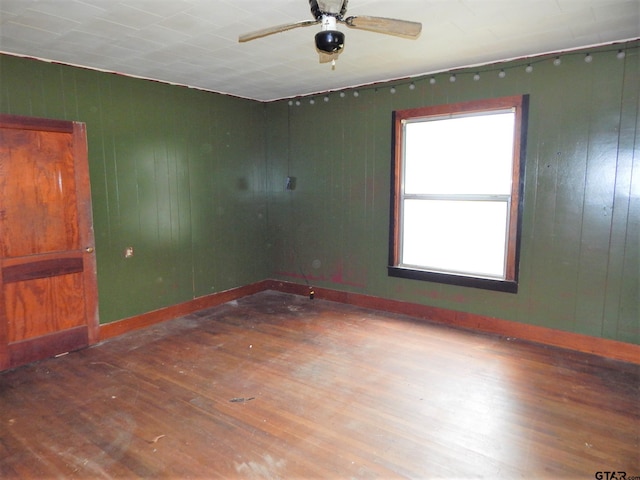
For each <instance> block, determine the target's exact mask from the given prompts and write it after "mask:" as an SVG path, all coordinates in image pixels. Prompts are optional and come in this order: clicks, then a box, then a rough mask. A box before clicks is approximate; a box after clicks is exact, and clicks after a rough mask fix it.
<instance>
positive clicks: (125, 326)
mask: <svg viewBox="0 0 640 480" xmlns="http://www.w3.org/2000/svg"><path fill="white" fill-rule="evenodd" d="M268 285H269V281H268V280H263V281H261V282H257V283H252V284H249V285H245V286H243V287H238V288H232V289H230V290H225V291H223V292H218V293H212V294H211V295H205V296H202V297H198V298H194V299H193V300H189V301H188V302H183V303H179V304H177V305H172V306H170V307H166V308H161V309H158V310H154V311H152V312H148V313H143V314H141V315H136V316H134V317H129V318H125V319H123V320H118V321H116V322H112V323H105V324H103V325H100V336H99V341H103V340H107V339H108V338H112V337H116V336H118V335H122V334H123V333H127V332H130V331H132V330H138V329H140V328H144V327H148V326H150V325H154V324H156V323H160V322H164V321H167V320H171V319H172V318H176V317H182V316H184V315H188V314H190V313H193V312H197V311H199V310H204V309H205V308H211V307H215V306H216V305H221V304H223V303H227V302H230V301H231V300H237V299H238V298H242V297H246V296H247V295H253V294H254V293H258V292H262V291H263V290H267V289H268V288H269V287H268Z"/></svg>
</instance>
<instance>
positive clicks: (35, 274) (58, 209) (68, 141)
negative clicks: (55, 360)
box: [0, 115, 98, 370]
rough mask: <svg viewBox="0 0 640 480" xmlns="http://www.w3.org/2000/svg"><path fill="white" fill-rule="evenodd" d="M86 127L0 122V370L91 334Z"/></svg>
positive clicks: (67, 347) (94, 329) (88, 339)
mask: <svg viewBox="0 0 640 480" xmlns="http://www.w3.org/2000/svg"><path fill="white" fill-rule="evenodd" d="M90 195H91V193H90V186H89V171H88V159H87V146H86V131H85V126H84V124H82V123H78V122H68V121H58V120H47V119H34V118H28V117H17V116H12V115H0V267H1V274H0V370H1V369H5V368H12V367H15V366H18V365H21V364H24V363H28V362H31V361H34V360H38V359H42V358H46V357H50V356H54V355H56V354H59V353H64V352H68V351H71V350H77V349H79V348H83V347H85V346H87V345H89V344H91V343H95V341H96V340H97V333H98V314H97V286H96V267H95V255H94V237H93V223H92V216H91V197H90Z"/></svg>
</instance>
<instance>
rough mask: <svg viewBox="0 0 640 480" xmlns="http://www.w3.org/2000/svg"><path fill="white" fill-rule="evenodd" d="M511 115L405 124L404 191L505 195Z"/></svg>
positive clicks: (508, 179) (509, 171)
mask: <svg viewBox="0 0 640 480" xmlns="http://www.w3.org/2000/svg"><path fill="white" fill-rule="evenodd" d="M514 121H515V114H514V113H513V112H506V113H504V112H503V113H491V114H484V115H473V116H458V117H453V118H446V119H436V120H424V119H422V120H420V121H415V122H408V123H407V124H406V125H405V136H404V138H405V145H404V152H405V160H404V161H405V166H404V168H405V174H404V182H405V183H404V185H405V187H404V188H405V193H408V194H413V193H429V194H503V195H508V194H509V193H510V192H511V175H512V160H513V136H514Z"/></svg>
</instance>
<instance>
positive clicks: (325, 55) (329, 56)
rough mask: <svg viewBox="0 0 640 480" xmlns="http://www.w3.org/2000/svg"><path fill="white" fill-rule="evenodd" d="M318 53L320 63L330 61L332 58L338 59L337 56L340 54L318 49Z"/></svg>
mask: <svg viewBox="0 0 640 480" xmlns="http://www.w3.org/2000/svg"><path fill="white" fill-rule="evenodd" d="M318 55H319V59H320V63H331V62H333V61H334V60H338V57H339V56H340V52H338V53H326V52H320V51H318Z"/></svg>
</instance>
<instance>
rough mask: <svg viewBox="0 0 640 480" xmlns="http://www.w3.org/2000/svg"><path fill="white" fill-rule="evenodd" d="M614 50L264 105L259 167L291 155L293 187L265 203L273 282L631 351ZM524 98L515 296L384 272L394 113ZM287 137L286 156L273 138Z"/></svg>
mask: <svg viewBox="0 0 640 480" xmlns="http://www.w3.org/2000/svg"><path fill="white" fill-rule="evenodd" d="M625 48H626V57H625V58H624V59H618V58H617V56H616V53H617V49H618V47H617V46H613V47H601V48H598V49H594V50H592V51H591V53H592V55H593V62H591V63H586V62H584V55H585V53H586V52H584V51H583V52H580V51H577V52H569V53H566V54H564V55H561V59H562V63H561V65H559V66H556V65H554V64H553V62H552V60H553V57H539V58H533V59H529V60H521V61H514V62H507V63H504V64H500V65H495V66H485V67H482V68H479V69H474V70H461V71H458V72H456V82H450V81H449V75H450V74H449V73H441V74H437V75H435V76H434V78H435V79H436V84H435V85H432V84H431V83H430V82H429V78H430V76H426V77H423V78H416V79H413V83H414V85H415V88H414V89H409V84H410V83H411V80H406V81H402V82H394V83H388V84H382V85H375V86H371V87H364V88H361V89H359V96H358V97H354V96H353V95H352V91H351V90H350V91H346V92H345V95H344V96H340V95H339V94H338V93H331V94H330V95H329V97H330V101H329V102H323V101H322V97H316V98H315V104H313V105H311V104H310V103H309V99H308V98H304V99H301V104H300V106H296V105H295V104H294V105H293V106H288V105H287V103H286V102H274V103H272V104H269V105H268V106H267V114H268V121H267V124H268V125H269V127H268V129H267V137H268V138H267V157H268V162H269V165H281V162H282V161H281V159H282V158H283V157H286V156H290V157H291V164H292V165H294V166H295V175H296V176H297V178H298V185H299V191H297V192H294V193H293V194H291V195H290V196H289V198H288V200H289V202H288V203H287V205H286V214H284V213H282V214H281V213H280V207H281V205H280V204H279V202H280V199H281V198H282V193H281V192H278V191H277V188H275V189H274V191H273V194H272V196H271V199H270V204H269V209H270V212H273V211H276V212H277V213H275V214H271V218H276V219H278V220H277V221H276V224H278V225H281V226H283V228H282V229H280V230H278V232H277V235H276V236H277V237H278V240H279V241H277V242H274V248H275V252H274V254H273V258H276V259H277V261H275V262H274V269H273V272H274V274H275V276H276V277H277V278H281V279H284V280H292V281H297V280H298V279H297V276H298V274H297V272H299V270H300V269H303V270H309V271H311V272H312V273H313V275H311V281H312V282H313V283H315V284H316V285H317V286H326V287H329V288H335V289H339V290H349V291H356V292H361V293H365V294H370V295H376V296H382V297H387V298H394V299H399V300H406V301H411V302H417V303H423V304H426V305H434V306H438V307H443V308H451V309H456V310H462V311H469V312H474V313H478V314H482V315H488V316H493V317H497V318H503V319H507V320H515V321H518V322H523V323H528V324H533V325H541V326H546V327H551V328H557V329H561V330H566V331H572V332H578V333H583V334H587V335H593V336H600V337H604V338H611V339H618V340H622V341H627V342H634V343H640V325H639V323H640V315H639V307H638V306H639V281H638V276H639V273H640V267H639V259H638V256H639V237H640V235H639V227H638V223H639V220H638V219H639V218H640V210H639V206H638V203H639V196H640V195H639V190H638V177H639V176H640V172H638V149H639V147H638V113H639V111H640V108H639V107H638V103H639V88H640V78H639V72H640V71H639V68H638V43H637V42H634V43H630V44H628V45H626V46H625ZM529 62H531V63H532V64H533V67H534V70H533V72H531V73H527V72H525V66H526V65H527V63H529ZM501 69H504V70H505V73H506V76H505V77H504V78H499V77H498V72H499V71H500V70H501ZM476 72H478V73H479V74H480V79H479V80H477V81H476V80H474V79H473V74H474V73H476ZM392 86H394V87H395V93H391V91H390V87H392ZM523 93H528V94H530V96H531V97H530V114H529V127H528V145H527V158H526V188H525V195H524V198H525V205H524V217H523V229H522V245H521V262H520V289H519V293H518V294H515V295H514V294H507V293H500V292H489V291H483V290H480V289H472V288H465V287H456V286H452V285H440V284H435V283H429V282H422V281H413V280H406V279H398V278H391V277H388V276H387V274H386V268H385V267H386V264H387V254H388V237H389V189H390V164H391V113H392V111H393V110H395V109H404V108H413V107H418V106H423V105H434V104H441V103H451V102H458V101H465V100H473V99H480V98H487V97H497V96H506V95H514V94H523ZM287 124H289V127H286V125H287ZM291 125H293V127H292V126H291ZM285 130H288V134H287V135H288V137H289V138H288V139H287V143H286V146H287V148H288V150H285V148H284V147H285V145H283V144H282V143H278V142H276V141H275V138H276V136H277V137H280V138H284V137H285V136H287V135H285V134H284V133H283V132H284V131H285ZM275 171H276V170H274V172H275ZM278 171H280V172H281V171H282V169H280V170H278ZM282 175H283V176H282V178H277V175H275V174H274V176H273V178H271V179H270V185H272V186H273V185H281V184H282V183H283V182H284V173H282ZM303 190H304V191H303ZM287 222H288V223H287ZM271 225H272V226H273V224H271ZM285 225H286V228H284V226H285ZM290 252H296V254H295V255H293V254H290ZM313 261H315V262H316V265H318V266H319V268H318V269H317V270H310V268H309V264H310V263H311V262H313Z"/></svg>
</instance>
